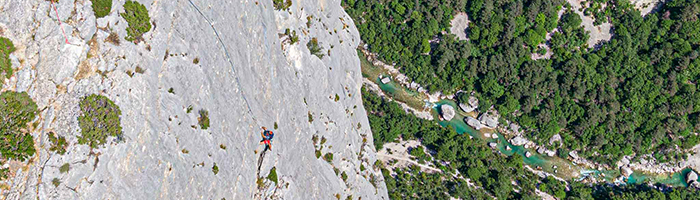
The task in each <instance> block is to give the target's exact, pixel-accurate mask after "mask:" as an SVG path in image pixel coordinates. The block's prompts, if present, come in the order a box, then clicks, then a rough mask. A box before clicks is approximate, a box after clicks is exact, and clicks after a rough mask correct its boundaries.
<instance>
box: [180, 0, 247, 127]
mask: <svg viewBox="0 0 700 200" xmlns="http://www.w3.org/2000/svg"><path fill="white" fill-rule="evenodd" d="M187 1H189V2H190V5H192V7H194V9H195V10H197V12H199V14H200V15H202V17H203V18H204V20H206V21H207V23H209V26H211V28H212V30H214V34H216V38H217V39H218V40H219V43H221V46H222V47H223V48H224V54H226V60H228V62H229V64H231V70H232V71H233V74H234V78H235V79H236V84H238V90H240V91H241V96H242V97H243V101H244V102H245V104H246V107H247V108H248V113H250V116H251V118H252V119H253V122H254V123H255V125H257V126H258V127H259V126H260V124H259V123H258V120H257V118H255V114H253V109H251V108H250V103H248V98H246V96H245V92H244V91H243V87H242V85H241V81H240V80H239V78H238V76H237V74H238V73H236V67H235V65H234V64H233V61H231V56H230V54H229V53H228V48H226V44H224V41H223V40H221V36H220V35H219V31H217V30H216V27H214V24H212V23H211V21H209V18H207V17H206V16H205V15H204V13H202V11H201V10H199V7H197V5H194V3H193V2H192V0H187Z"/></svg>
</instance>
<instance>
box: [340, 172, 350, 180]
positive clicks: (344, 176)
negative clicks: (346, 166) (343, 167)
mask: <svg viewBox="0 0 700 200" xmlns="http://www.w3.org/2000/svg"><path fill="white" fill-rule="evenodd" d="M340 178H342V179H343V181H345V182H347V181H348V174H347V173H345V172H343V173H341V174H340Z"/></svg>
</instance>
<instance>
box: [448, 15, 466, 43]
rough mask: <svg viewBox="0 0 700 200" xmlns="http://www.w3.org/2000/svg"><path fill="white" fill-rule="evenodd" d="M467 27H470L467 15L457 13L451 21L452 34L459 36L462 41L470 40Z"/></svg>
mask: <svg viewBox="0 0 700 200" xmlns="http://www.w3.org/2000/svg"><path fill="white" fill-rule="evenodd" d="M467 27H469V16H467V13H457V14H456V15H455V16H454V18H452V21H450V33H452V34H455V35H457V38H458V39H460V40H468V38H467Z"/></svg>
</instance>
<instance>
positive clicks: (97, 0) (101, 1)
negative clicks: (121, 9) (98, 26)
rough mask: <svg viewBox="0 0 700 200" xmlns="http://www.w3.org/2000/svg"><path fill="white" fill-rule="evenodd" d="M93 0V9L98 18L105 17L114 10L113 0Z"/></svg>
mask: <svg viewBox="0 0 700 200" xmlns="http://www.w3.org/2000/svg"><path fill="white" fill-rule="evenodd" d="M90 1H92V11H94V12H95V17H96V18H98V19H99V18H103V17H105V16H107V15H109V12H110V11H112V0H90Z"/></svg>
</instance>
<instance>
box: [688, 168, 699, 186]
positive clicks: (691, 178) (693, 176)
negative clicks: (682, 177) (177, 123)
mask: <svg viewBox="0 0 700 200" xmlns="http://www.w3.org/2000/svg"><path fill="white" fill-rule="evenodd" d="M686 181H687V182H688V183H693V182H697V181H698V173H696V172H695V171H694V170H691V171H690V172H688V175H686Z"/></svg>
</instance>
